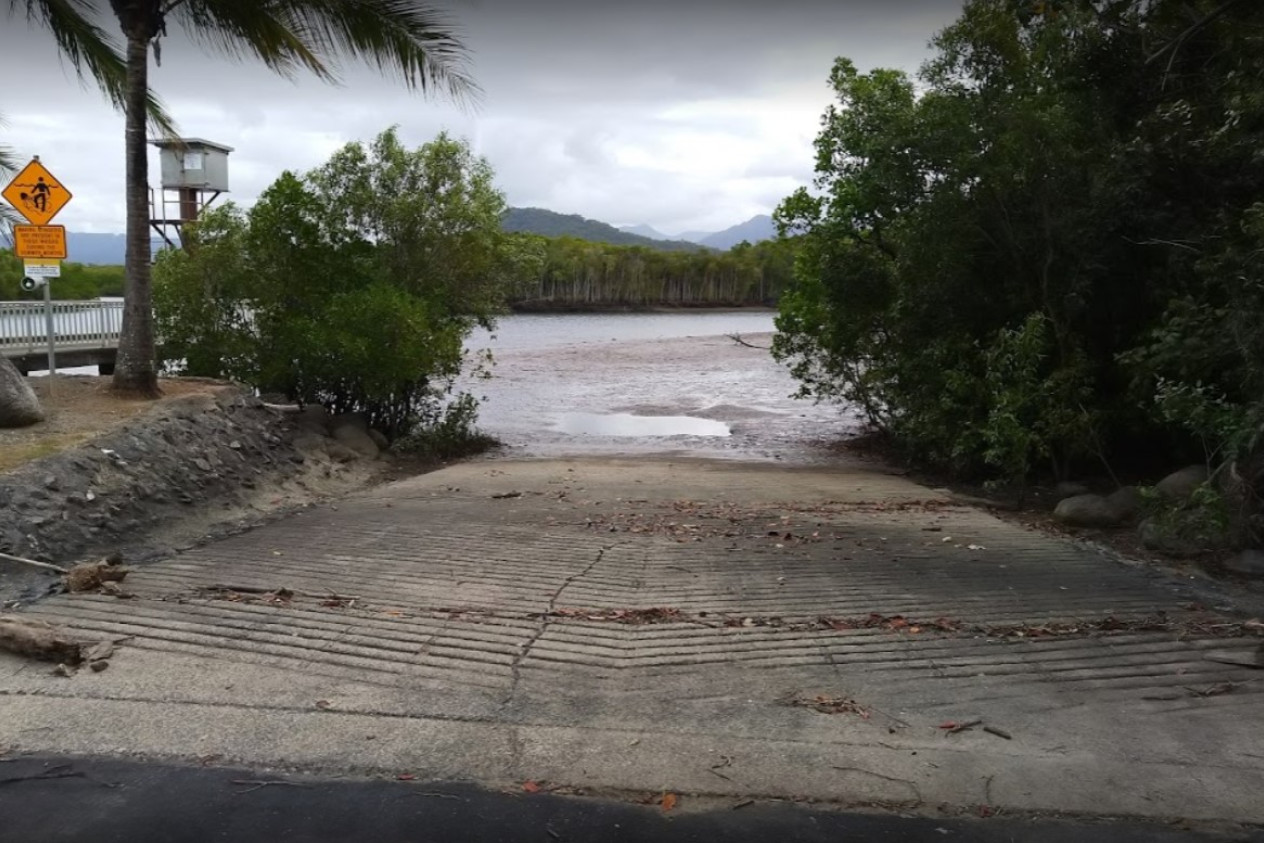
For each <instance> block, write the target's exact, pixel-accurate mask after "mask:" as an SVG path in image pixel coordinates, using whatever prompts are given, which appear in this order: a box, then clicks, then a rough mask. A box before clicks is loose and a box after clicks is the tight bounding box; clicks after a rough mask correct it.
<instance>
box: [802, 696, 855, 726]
mask: <svg viewBox="0 0 1264 843" xmlns="http://www.w3.org/2000/svg"><path fill="white" fill-rule="evenodd" d="M789 704H790V705H792V706H797V707H799V708H810V709H812V710H813V711H819V712H820V713H822V714H855V715H857V716H859V717H861V718H863V719H865V720H868V719H869V709H868V708H866V707H865V706H863V705H861V704H860V703H858V702H856V701H855V700H853V699H851V698H850V697H827V696H825V695H824V694H818V695H817V696H815V697H810V698H809V697H799V698H795V699H792V700H790V701H789Z"/></svg>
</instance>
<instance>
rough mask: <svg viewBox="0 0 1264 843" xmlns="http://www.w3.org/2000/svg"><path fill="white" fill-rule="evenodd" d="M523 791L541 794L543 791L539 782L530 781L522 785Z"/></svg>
mask: <svg viewBox="0 0 1264 843" xmlns="http://www.w3.org/2000/svg"><path fill="white" fill-rule="evenodd" d="M522 789H523V790H524V791H525V792H527V793H539V792H540V791H541V790H542V788H541V787H540V783H539V782H535V781H531V780H530V779H528V780H527V781H525V782H523V783H522Z"/></svg>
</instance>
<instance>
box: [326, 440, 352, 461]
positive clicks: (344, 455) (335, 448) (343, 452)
mask: <svg viewBox="0 0 1264 843" xmlns="http://www.w3.org/2000/svg"><path fill="white" fill-rule="evenodd" d="M327 450H328V452H329V458H330V459H331V460H333V461H334V462H351V461H352V460H358V459H360V454H359V453H357V452H356V451H353V450H352V449H351V448H348V447H347V446H346V445H344V444H342V443H341V442H330V443H329V445H328V446H327Z"/></svg>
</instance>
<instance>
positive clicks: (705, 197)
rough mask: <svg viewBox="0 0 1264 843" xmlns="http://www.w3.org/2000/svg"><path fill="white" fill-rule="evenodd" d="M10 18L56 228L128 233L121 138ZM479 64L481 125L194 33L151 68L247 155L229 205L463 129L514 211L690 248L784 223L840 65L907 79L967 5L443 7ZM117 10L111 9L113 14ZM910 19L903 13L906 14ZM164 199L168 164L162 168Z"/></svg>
mask: <svg viewBox="0 0 1264 843" xmlns="http://www.w3.org/2000/svg"><path fill="white" fill-rule="evenodd" d="M7 5H8V4H4V3H0V27H3V29H2V31H0V78H3V79H4V80H5V84H4V88H3V93H0V114H3V115H4V118H5V121H6V124H7V125H5V126H4V127H0V143H3V144H7V145H8V146H10V147H12V148H14V149H15V150H16V151H17V153H18V155H19V158H20V159H23V160H24V159H26V158H28V157H29V156H30V155H35V154H38V155H40V156H41V160H42V161H43V162H44V163H45V165H46V166H48V167H49V169H50V170H51V171H52V172H53V173H54V174H55V175H56V176H57V177H58V178H60V179H61V180H62V181H63V182H64V183H65V184H66V185H67V186H68V187H69V188H70V190H71V191H72V192H73V193H74V200H73V201H72V202H71V203H70V204H69V205H68V206H67V207H66V209H65V210H63V211H62V212H61V214H60V215H59V216H58V218H57V220H56V222H57V223H61V224H64V225H66V226H68V227H69V228H70V229H71V230H75V231H103V232H116V231H122V230H123V225H124V214H123V203H122V197H123V153H122V139H123V124H122V117H121V116H120V115H119V114H117V113H116V112H114V111H113V110H112V109H111V108H110V107H109V106H108V105H106V104H105V103H104V102H103V101H102V99H101V97H100V95H99V93H98V92H97V91H96V90H95V89H92V88H89V89H85V88H83V87H82V86H81V85H80V84H79V82H78V81H77V80H76V79H75V77H74V74H73V73H72V72H71V71H70V70H69V69H68V68H66V67H65V66H63V65H62V63H61V62H60V61H59V59H58V55H57V50H56V47H55V45H54V43H53V41H52V39H51V38H50V37H49V36H48V35H47V34H45V33H42V32H35V31H32V30H31V29H30V28H29V27H28V25H27V23H26V21H25V19H23V18H6V17H5V12H6V11H7V10H6V9H5V7H7ZM435 5H436V6H437V7H438V8H441V9H444V10H447V11H448V12H449V14H450V15H451V17H452V19H453V20H454V21H455V22H456V23H457V25H458V28H459V30H460V32H461V34H462V37H463V38H464V40H465V42H466V43H467V45H468V46H469V47H470V48H471V70H472V72H473V75H474V77H475V78H476V80H477V81H478V83H479V84H480V85H481V87H482V89H483V95H482V97H481V100H480V101H479V102H478V104H476V105H475V106H473V107H464V108H462V107H460V106H458V105H456V104H454V103H452V102H451V101H447V100H444V99H442V98H432V97H431V98H427V97H422V96H420V95H416V94H411V93H409V92H408V91H407V90H406V89H404V88H403V87H402V86H401V85H399V84H398V83H396V82H393V81H391V80H388V79H383V78H381V77H379V76H377V75H375V74H374V73H373V72H371V71H369V70H366V69H363V68H361V67H358V66H356V65H346V66H344V67H343V68H342V79H343V83H342V84H341V85H339V86H330V85H326V84H323V83H321V82H319V81H317V80H315V79H313V78H311V77H308V76H301V77H299V78H298V79H296V80H294V81H290V80H286V79H284V78H279V77H276V76H273V75H272V74H271V73H269V71H267V70H266V69H265V68H263V67H262V66H260V65H256V64H242V63H235V62H233V61H231V60H228V59H225V58H223V57H222V56H219V55H208V54H206V53H204V52H201V51H200V50H199V49H198V48H196V47H193V46H191V45H190V44H189V43H188V42H187V41H186V40H185V39H184V38H183V37H182V36H181V35H180V33H179V32H178V31H173V32H172V34H171V37H169V38H168V39H166V41H165V42H164V47H163V51H162V59H163V60H162V65H161V66H160V67H153V68H152V69H151V76H150V81H151V85H152V86H153V88H154V90H155V91H156V92H157V93H158V94H159V95H160V96H161V97H162V98H163V99H164V100H165V102H166V104H167V106H168V110H169V111H170V112H171V114H172V115H173V116H174V117H175V118H176V120H177V121H178V122H179V124H180V129H181V132H182V134H184V135H186V136H195V137H204V138H207V139H209V140H213V141H217V142H219V143H223V144H226V145H228V146H232V147H234V148H235V151H234V152H233V153H232V155H231V156H230V158H229V171H230V181H231V188H232V198H233V199H234V200H236V201H239V202H242V203H246V204H249V203H250V202H252V201H253V200H254V198H255V197H256V196H257V195H258V193H259V192H260V191H261V190H262V189H263V188H265V187H266V186H267V185H268V184H270V183H271V182H272V180H273V179H275V178H276V177H277V176H278V175H279V174H280V173H281V171H282V170H285V169H294V170H299V171H302V170H306V169H309V168H311V167H315V166H317V165H319V164H321V163H322V162H323V161H324V160H325V159H326V158H327V157H328V156H329V154H330V153H331V152H333V151H334V150H335V149H337V148H338V147H339V146H341V145H342V144H344V143H346V142H348V141H352V140H367V139H369V138H371V137H372V136H373V135H375V134H376V133H377V132H379V131H380V130H382V129H384V128H386V127H387V126H389V125H391V124H398V125H399V127H400V133H401V136H402V138H403V139H404V141H405V142H406V143H409V144H413V145H420V144H421V143H424V142H425V141H427V140H429V139H431V138H432V137H434V135H435V134H436V133H438V132H439V131H442V130H445V129H446V130H447V131H449V132H450V133H452V134H454V135H457V136H460V137H465V138H467V139H468V140H469V141H470V142H471V144H472V145H473V147H474V149H475V150H476V151H477V152H478V153H479V154H481V155H483V156H485V157H486V158H487V159H488V160H489V161H490V162H491V164H492V166H493V167H494V169H495V171H496V174H497V181H498V184H499V186H500V188H501V190H503V191H504V193H505V195H506V198H507V199H508V201H509V203H510V204H511V205H517V206H538V207H543V208H548V209H550V210H554V211H559V212H563V213H578V214H582V215H584V216H586V217H591V218H594V219H599V220H603V221H606V222H610V223H613V224H616V225H623V224H637V223H648V224H650V225H652V226H654V227H655V228H658V229H659V230H661V231H664V232H666V233H669V234H676V233H679V232H681V231H686V230H703V231H713V230H718V229H722V228H726V227H728V226H730V225H733V224H735V223H738V222H741V221H743V220H745V219H747V218H749V217H751V216H753V215H755V214H761V213H770V212H771V211H772V209H773V208H774V207H775V206H776V204H777V203H778V202H779V201H780V200H781V199H782V198H783V197H785V196H786V195H787V194H789V193H790V192H791V191H793V190H794V189H795V188H796V187H798V186H800V185H803V184H806V183H808V181H809V180H810V179H811V175H812V160H813V157H812V146H811V143H812V139H813V137H814V136H815V134H816V131H817V128H818V123H819V119H820V115H821V111H822V110H823V108H824V107H825V106H826V105H827V104H828V102H829V100H830V97H829V91H828V89H827V86H826V77H827V75H828V72H829V68H830V65H831V63H832V61H833V59H834V57H836V56H839V55H846V56H849V57H851V58H852V59H853V60H854V61H855V62H856V63H857V64H858V65H859V66H860V67H861V68H862V69H868V68H871V67H876V66H884V67H901V68H905V69H908V70H910V71H912V70H915V69H916V68H917V66H918V65H919V64H920V63H921V62H922V60H923V59H925V58H926V56H927V54H928V53H927V49H926V42H927V41H928V40H929V39H930V37H931V36H932V35H933V34H934V33H935V32H936V31H938V30H939V29H941V28H943V27H944V26H945V25H946V24H948V23H949V22H950V21H951V20H952V19H953V17H954V16H955V14H956V13H957V11H958V10H959V9H960V3H959V2H958V0H781V2H777V3H768V2H762V3H755V2H745V1H743V2H720V0H710V1H709V2H688V0H678V2H677V3H672V2H665V1H664V0H642V2H624V3H618V4H612V3H609V2H602V0H587V2H581V0H552V2H544V3H541V2H533V0H449V2H437V3H435ZM102 6H103V7H105V6H108V4H106V3H102ZM897 10H898V11H897ZM150 163H151V167H150V170H151V177H150V179H151V183H152V184H155V185H156V184H157V180H158V179H157V155H156V154H153V155H151V162H150Z"/></svg>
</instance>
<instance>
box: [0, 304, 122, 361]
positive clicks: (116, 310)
mask: <svg viewBox="0 0 1264 843" xmlns="http://www.w3.org/2000/svg"><path fill="white" fill-rule="evenodd" d="M122 327H123V302H122V301H121V300H120V301H108V300H106V301H55V302H53V336H54V338H55V343H54V346H55V347H56V348H58V349H67V350H69V349H91V348H117V347H118V338H119V332H120V330H122ZM46 348H48V335H47V329H46V322H45V317H44V302H42V301H6V302H0V354H4V355H6V356H14V355H19V354H34V353H37V352H39V351H42V350H44V349H46Z"/></svg>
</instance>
